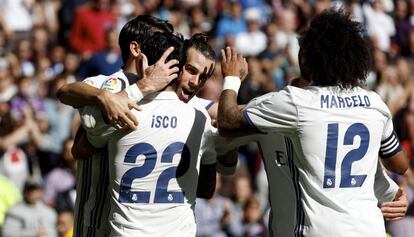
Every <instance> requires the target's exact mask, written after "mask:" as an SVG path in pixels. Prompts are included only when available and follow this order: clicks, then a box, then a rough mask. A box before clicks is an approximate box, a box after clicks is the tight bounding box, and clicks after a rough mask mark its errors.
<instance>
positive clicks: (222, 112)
mask: <svg viewBox="0 0 414 237" xmlns="http://www.w3.org/2000/svg"><path fill="white" fill-rule="evenodd" d="M217 123H218V130H219V133H220V135H222V136H237V135H243V134H247V133H248V132H249V129H248V126H247V122H246V121H245V119H244V117H243V114H242V112H241V111H240V110H239V108H238V105H237V93H236V92H235V91H233V90H224V91H223V92H222V93H221V96H220V102H219V106H218V115H217Z"/></svg>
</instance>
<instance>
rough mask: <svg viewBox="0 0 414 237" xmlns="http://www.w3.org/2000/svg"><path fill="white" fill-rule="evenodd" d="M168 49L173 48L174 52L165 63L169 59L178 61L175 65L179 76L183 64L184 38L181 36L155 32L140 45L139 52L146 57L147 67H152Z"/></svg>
mask: <svg viewBox="0 0 414 237" xmlns="http://www.w3.org/2000/svg"><path fill="white" fill-rule="evenodd" d="M169 47H174V51H172V53H170V55H168V58H167V61H170V60H171V59H177V60H178V61H179V64H177V65H176V66H177V67H178V68H179V70H180V71H179V72H178V74H179V73H180V72H181V70H182V68H183V66H184V63H185V51H184V38H183V37H182V35H178V34H177V35H175V34H173V33H166V32H155V33H154V34H153V35H152V36H151V37H149V38H148V39H146V40H145V41H144V43H143V44H142V45H141V52H142V53H144V54H145V56H147V59H148V65H153V64H154V63H156V62H157V61H158V60H159V59H160V58H161V56H162V54H163V53H164V52H165V51H166V50H167V49H168V48H169Z"/></svg>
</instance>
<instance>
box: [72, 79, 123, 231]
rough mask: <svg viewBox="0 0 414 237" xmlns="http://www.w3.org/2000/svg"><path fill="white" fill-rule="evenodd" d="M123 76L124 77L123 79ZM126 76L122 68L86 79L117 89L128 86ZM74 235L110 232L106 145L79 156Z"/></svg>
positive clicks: (92, 82) (91, 84)
mask: <svg viewBox="0 0 414 237" xmlns="http://www.w3.org/2000/svg"><path fill="white" fill-rule="evenodd" d="M121 79H122V80H121ZM126 81H128V79H127V76H126V75H125V74H124V73H123V72H122V71H119V72H117V73H115V74H113V75H111V76H105V75H98V76H94V77H88V78H86V79H85V80H83V81H82V82H83V83H86V84H88V85H90V86H93V87H96V88H101V89H105V90H109V91H111V92H114V93H116V92H118V91H120V90H122V89H125V87H126V85H127V83H125V82H126ZM76 193H77V195H76V201H75V208H74V209H75V210H74V212H75V224H74V236H77V237H87V236H102V237H104V236H108V235H109V221H108V216H109V210H110V202H109V200H110V199H109V197H110V196H109V170H108V157H107V152H106V149H103V150H102V152H100V153H97V154H95V155H94V156H93V157H92V158H90V159H87V160H79V161H78V166H77V172H76Z"/></svg>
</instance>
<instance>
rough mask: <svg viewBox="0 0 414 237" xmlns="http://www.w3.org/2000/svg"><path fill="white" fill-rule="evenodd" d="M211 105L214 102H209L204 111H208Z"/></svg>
mask: <svg viewBox="0 0 414 237" xmlns="http://www.w3.org/2000/svg"><path fill="white" fill-rule="evenodd" d="M213 105H214V101H210V103H208V104H207V105H206V110H208V109H210V107H211V106H213Z"/></svg>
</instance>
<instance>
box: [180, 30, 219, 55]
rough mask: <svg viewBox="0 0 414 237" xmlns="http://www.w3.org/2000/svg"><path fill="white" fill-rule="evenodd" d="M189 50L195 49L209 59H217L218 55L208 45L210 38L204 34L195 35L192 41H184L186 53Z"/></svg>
mask: <svg viewBox="0 0 414 237" xmlns="http://www.w3.org/2000/svg"><path fill="white" fill-rule="evenodd" d="M189 48H195V49H196V50H197V51H199V52H200V53H202V54H203V55H204V56H205V57H206V58H208V59H211V60H215V59H216V53H215V52H214V49H213V48H212V47H211V46H210V45H209V44H208V36H207V35H206V34H204V33H197V34H194V35H193V36H192V37H191V38H190V39H186V40H185V41H184V51H185V52H187V50H188V49H189Z"/></svg>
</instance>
